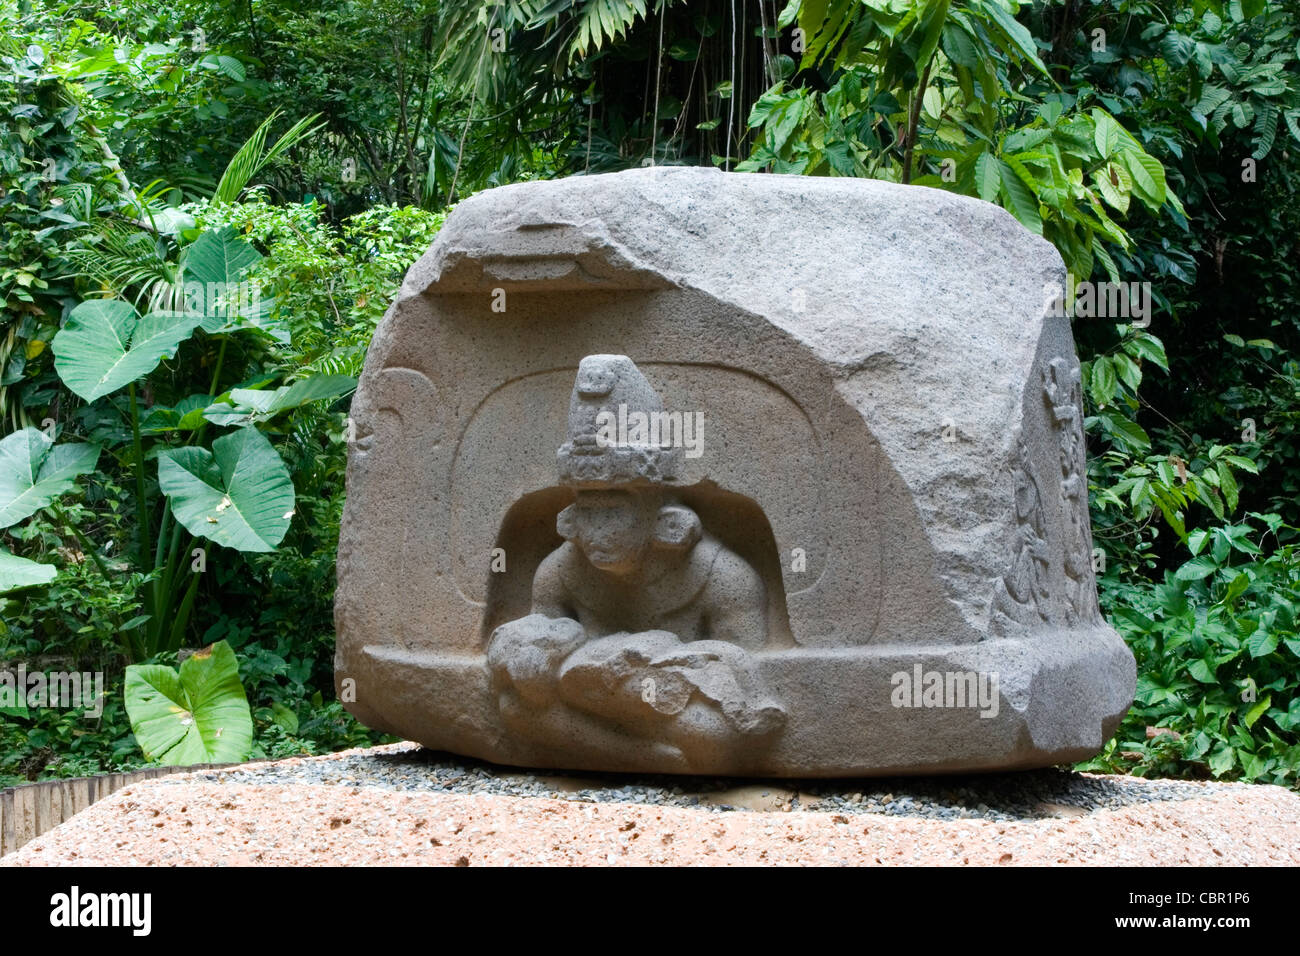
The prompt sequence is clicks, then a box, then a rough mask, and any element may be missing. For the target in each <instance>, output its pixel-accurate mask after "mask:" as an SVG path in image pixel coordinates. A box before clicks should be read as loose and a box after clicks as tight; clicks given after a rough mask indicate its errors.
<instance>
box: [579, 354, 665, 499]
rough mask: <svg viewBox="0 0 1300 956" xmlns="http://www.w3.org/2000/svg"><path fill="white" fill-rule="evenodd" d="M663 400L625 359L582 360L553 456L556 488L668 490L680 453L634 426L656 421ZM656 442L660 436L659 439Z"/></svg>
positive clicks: (597, 357) (590, 357)
mask: <svg viewBox="0 0 1300 956" xmlns="http://www.w3.org/2000/svg"><path fill="white" fill-rule="evenodd" d="M663 411H664V406H663V401H662V399H660V397H659V394H658V393H657V392H656V391H655V390H654V388H653V387H652V386H651V385H650V383H649V382H648V381H647V380H646V377H645V376H644V375H642V374H641V370H640V369H638V368H637V367H636V365H635V364H634V363H633V362H632V360H631V359H630V358H628V357H627V356H626V355H588V356H587V357H586V358H584V359H583V360H582V362H581V363H580V364H579V365H578V377H577V380H576V381H575V382H574V383H573V394H572V396H571V397H570V399H569V440H568V441H566V442H565V443H564V444H563V445H561V446H560V450H559V451H558V452H557V453H556V460H557V463H558V465H559V472H560V483H561V484H564V485H568V486H570V487H573V488H611V487H627V486H637V485H640V486H655V485H671V484H673V483H674V482H675V481H676V480H677V477H678V469H679V467H680V463H681V452H682V450H681V448H680V447H671V446H668V445H665V444H654V443H652V437H653V436H654V435H660V431H659V428H658V427H657V426H656V427H655V428H654V429H653V430H651V431H650V432H647V431H646V430H644V429H642V428H640V427H638V426H639V424H640V423H641V422H643V421H644V422H650V421H653V420H655V419H656V418H659V417H660V416H662V414H663ZM660 439H661V440H662V435H660Z"/></svg>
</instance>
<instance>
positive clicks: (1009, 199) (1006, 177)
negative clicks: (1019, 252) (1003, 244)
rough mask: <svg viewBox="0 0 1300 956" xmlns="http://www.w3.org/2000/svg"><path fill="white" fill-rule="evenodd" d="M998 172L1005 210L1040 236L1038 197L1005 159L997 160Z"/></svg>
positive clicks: (1041, 225)
mask: <svg viewBox="0 0 1300 956" xmlns="http://www.w3.org/2000/svg"><path fill="white" fill-rule="evenodd" d="M1021 168H1022V169H1023V168H1024V167H1021ZM998 172H999V173H1000V175H1001V179H1002V192H1003V195H1004V196H1005V198H1006V208H1007V210H1008V211H1009V212H1010V213H1011V214H1012V215H1013V216H1015V217H1016V219H1018V220H1019V221H1020V224H1021V225H1022V226H1024V227H1025V228H1027V229H1030V230H1032V231H1033V232H1036V233H1038V235H1040V236H1041V235H1042V234H1043V218H1042V216H1041V215H1040V214H1039V212H1038V199H1037V198H1036V197H1035V196H1034V194H1033V192H1032V191H1031V190H1030V188H1029V187H1028V186H1027V185H1026V184H1025V181H1024V180H1023V179H1021V178H1020V176H1019V174H1018V173H1017V172H1016V170H1015V169H1014V168H1013V167H1012V166H1011V165H1009V164H1008V163H1007V161H1006V160H1005V159H1004V160H999V162H998Z"/></svg>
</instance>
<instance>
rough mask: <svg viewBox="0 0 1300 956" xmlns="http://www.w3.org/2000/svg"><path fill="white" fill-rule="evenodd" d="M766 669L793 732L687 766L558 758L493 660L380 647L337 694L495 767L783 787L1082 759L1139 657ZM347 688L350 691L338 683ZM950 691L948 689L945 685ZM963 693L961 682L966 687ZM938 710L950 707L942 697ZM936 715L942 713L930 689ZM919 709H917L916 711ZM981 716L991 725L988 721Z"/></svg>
mask: <svg viewBox="0 0 1300 956" xmlns="http://www.w3.org/2000/svg"><path fill="white" fill-rule="evenodd" d="M755 660H756V662H757V666H758V670H759V673H760V674H761V675H762V678H763V680H764V682H765V683H766V684H767V686H768V687H769V688H771V690H772V692H773V693H774V694H775V695H776V696H777V697H778V698H779V699H780V700H782V701H783V702H785V703H786V704H787V705H788V707H787V709H788V713H789V715H790V718H789V722H788V723H787V725H786V726H785V728H784V729H783V730H782V731H781V732H780V734H779V735H778V736H776V737H775V738H774V739H772V740H771V741H770V742H769V743H767V744H766V745H765V746H763V747H762V748H761V749H758V748H745V747H743V746H741V747H737V748H735V750H734V751H733V752H732V755H731V756H728V757H720V758H718V759H717V760H716V761H715V762H711V763H709V764H708V765H699V764H696V765H687V764H685V763H684V762H683V760H682V759H680V758H674V757H673V756H671V755H670V754H666V753H665V752H664V750H663V748H656V747H654V746H653V742H650V744H648V745H647V744H646V742H644V741H639V740H638V739H637V738H635V737H632V736H631V735H627V736H622V735H620V746H619V747H618V748H617V749H616V750H611V749H609V748H607V747H606V748H603V747H601V746H600V745H598V744H596V743H593V742H589V741H585V740H584V739H582V738H580V737H579V738H576V739H570V740H568V741H566V742H565V745H564V748H563V750H562V751H561V750H560V749H558V748H556V747H553V746H548V745H545V744H541V743H534V742H530V741H529V740H527V739H521V738H520V736H519V735H518V734H516V733H514V732H512V731H511V730H509V729H508V728H507V726H506V724H505V723H504V721H503V717H502V714H501V712H500V710H499V707H498V697H497V694H496V692H495V691H494V689H493V688H492V686H491V681H490V677H489V674H488V669H487V664H486V661H485V659H484V657H483V656H482V655H447V654H438V653H428V652H415V651H407V650H402V649H400V648H395V647H391V646H376V645H371V646H367V647H365V648H364V649H363V651H362V653H361V654H360V655H358V656H355V657H351V658H350V659H345V658H344V657H343V656H342V655H340V660H339V662H338V667H337V668H336V675H337V677H336V679H337V680H338V682H339V688H340V693H341V694H345V693H348V692H349V691H354V692H355V695H356V699H355V701H354V702H351V703H350V709H351V710H352V711H353V713H355V714H356V715H357V716H358V717H359V718H360V719H361V720H363V721H364V722H365V723H366V724H368V725H369V726H371V727H374V728H376V729H379V730H383V731H387V732H389V733H393V734H399V735H401V736H404V737H406V738H408V739H411V740H416V741H419V742H420V743H422V744H424V745H425V746H426V747H430V748H434V749H438V750H446V751H450V752H453V753H459V754H464V755H467V756H471V757H477V758H479V759H483V760H489V761H492V762H495V763H501V764H510V765H516V766H528V767H547V768H555V769H568V770H613V771H624V772H648V773H695V774H723V775H757V776H773V777H847V776H885V775H895V774H898V775H904V774H927V773H956V772H969V771H984V770H994V769H1003V770H1006V769H1027V768H1031V767H1044V766H1051V765H1054V764H1066V763H1071V762H1074V761H1078V760H1084V759H1087V758H1088V757H1090V756H1092V755H1094V754H1096V753H1097V752H1098V751H1099V750H1100V749H1101V747H1102V745H1103V743H1104V742H1105V741H1106V739H1107V738H1108V737H1109V736H1110V735H1111V734H1113V733H1114V731H1115V729H1116V728H1117V726H1118V725H1119V722H1120V720H1121V718H1122V717H1123V715H1124V712H1125V711H1126V709H1127V708H1128V705H1129V704H1130V702H1131V701H1132V699H1133V691H1134V686H1135V680H1136V674H1135V666H1134V661H1133V657H1132V655H1131V654H1130V653H1129V651H1128V649H1127V648H1126V647H1125V645H1124V643H1123V641H1122V639H1121V638H1120V637H1119V635H1118V634H1117V633H1116V632H1115V631H1114V630H1112V629H1111V628H1109V627H1095V628H1078V627H1075V628H1071V629H1069V630H1065V629H1060V630H1043V631H1039V632H1035V633H1033V634H1032V635H1031V636H1029V637H1028V638H1025V639H1014V640H1013V639H1003V640H989V641H984V642H980V643H975V644H962V645H947V646H932V647H925V648H919V647H916V646H914V645H908V646H903V645H873V646H870V647H855V648H844V649H809V648H799V649H791V650H780V651H768V652H760V653H758V654H756V655H755ZM918 666H919V669H920V670H919V673H920V674H921V677H922V681H921V683H922V687H923V688H924V686H925V684H926V681H927V678H928V675H929V674H930V673H937V674H939V675H947V674H950V673H951V674H954V675H956V674H963V673H969V672H974V674H975V675H976V680H977V681H978V682H979V683H980V684H981V685H982V686H983V687H984V688H986V689H991V687H992V682H991V680H990V678H991V677H992V676H993V675H996V681H997V684H996V686H997V694H996V702H995V703H994V699H993V698H991V697H989V696H987V695H986V697H985V700H984V701H983V702H982V703H983V706H981V702H980V701H979V700H978V699H977V700H975V701H966V703H965V706H954V705H955V704H958V703H959V701H958V700H957V699H956V698H955V697H949V698H948V699H947V700H944V701H943V703H942V704H941V705H940V706H927V705H926V703H927V702H926V700H925V697H924V695H923V694H918V693H914V691H913V689H912V688H911V687H910V686H908V687H905V686H903V684H904V679H903V678H900V677H899V676H898V675H906V681H907V682H911V681H914V679H915V677H916V675H917V673H918V670H917V668H918ZM348 679H351V680H353V681H355V684H354V685H351V686H350V687H346V686H344V685H343V684H342V681H344V680H348ZM945 683H946V681H945ZM958 683H962V684H963V687H965V686H969V684H966V683H965V682H959V681H953V684H952V686H953V688H954V689H955V688H956V686H957V684H958ZM940 699H941V698H940ZM929 702H930V703H931V704H934V703H935V702H936V698H935V697H934V695H933V693H932V695H931V697H930V701H929ZM916 704H919V705H920V706H915V705H916ZM982 713H983V714H985V715H986V716H981V714H982Z"/></svg>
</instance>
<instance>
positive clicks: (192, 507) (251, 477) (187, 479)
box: [158, 428, 294, 551]
mask: <svg viewBox="0 0 1300 956" xmlns="http://www.w3.org/2000/svg"><path fill="white" fill-rule="evenodd" d="M158 487H159V488H160V489H162V492H163V494H165V495H167V497H168V498H170V499H171V506H172V514H174V515H175V516H176V520H177V521H179V522H180V523H181V524H182V525H184V526H185V528H186V529H187V530H188V531H189V532H190V534H194V535H199V536H200V537H204V538H210V539H211V540H213V541H215V542H217V543H218V544H224V545H225V546H226V547H229V548H235V549H236V550H238V551H274V550H275V546H276V545H278V544H279V543H280V542H281V541H282V540H283V539H284V535H285V532H286V531H288V530H289V519H290V517H291V516H292V515H293V500H294V498H293V481H292V480H291V479H290V478H289V469H288V468H286V467H285V465H284V462H283V461H282V460H281V458H280V456H279V454H277V453H276V450H275V449H274V448H272V447H271V443H270V442H269V441H267V440H266V436H265V435H263V434H262V433H261V432H259V431H257V430H256V429H253V428H241V429H240V430H239V431H237V432H233V433H231V434H229V435H225V436H223V437H221V438H218V439H217V440H216V441H214V442H213V443H212V451H208V450H207V449H206V448H195V447H193V446H190V447H185V448H173V449H170V450H168V451H164V452H162V453H161V454H160V455H159V456H158Z"/></svg>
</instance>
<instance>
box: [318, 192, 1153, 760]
mask: <svg viewBox="0 0 1300 956" xmlns="http://www.w3.org/2000/svg"><path fill="white" fill-rule="evenodd" d="M1063 278H1064V270H1063V267H1062V264H1061V261H1060V258H1059V257H1058V256H1057V254H1056V252H1055V251H1054V250H1053V249H1052V247H1051V246H1050V245H1049V244H1048V243H1046V242H1044V241H1043V240H1042V239H1040V238H1038V237H1035V236H1033V235H1031V234H1030V233H1028V232H1027V231H1025V230H1024V229H1023V228H1022V227H1020V226H1019V225H1018V224H1017V223H1016V222H1015V221H1014V220H1013V219H1012V218H1011V217H1010V216H1009V215H1007V214H1006V213H1004V212H1003V211H1002V210H1000V209H998V208H996V207H994V206H992V205H989V204H987V203H982V202H979V201H976V200H971V199H965V198H961V197H955V196H952V195H950V194H947V193H944V192H942V191H938V190H931V189H925V188H916V187H912V188H908V187H900V186H895V185H891V184H887V183H877V182H870V181H861V180H846V179H813V178H802V177H786V176H759V175H740V174H723V173H721V172H717V171H712V170H702V169H683V168H661V169H653V170H638V171H634V172H627V173H619V174H615V175H605V176H591V177H580V178H573V179H568V180H562V181H558V182H548V183H527V184H519V185H514V186H508V187H504V188H501V189H496V190H491V191H489V192H486V193H483V194H481V195H479V196H475V197H474V198H472V199H470V200H467V201H466V202H464V203H462V204H461V205H460V206H459V207H458V208H457V209H456V211H455V212H454V213H453V214H452V216H451V217H449V219H448V221H447V224H446V226H445V227H444V228H443V231H442V233H441V235H440V236H439V237H438V240H437V241H436V242H435V243H434V245H433V247H432V248H431V249H430V250H429V252H428V253H427V254H426V255H425V256H424V257H423V258H422V259H421V260H420V262H419V263H417V264H416V265H415V266H414V267H413V268H412V269H411V271H410V273H409V274H408V276H407V278H406V281H405V283H404V285H403V288H402V292H401V294H400V296H399V298H398V301H397V302H396V303H394V305H393V307H392V309H391V310H390V311H389V314H388V316H387V317H386V318H385V320H384V322H383V324H382V325H381V326H380V328H379V329H378V331H377V332H376V334H375V338H374V342H373V344H372V346H371V350H370V353H369V355H368V357H367V361H366V370H365V373H364V374H363V376H362V380H361V384H360V387H359V389H358V392H357V395H356V398H355V399H354V403H353V410H352V419H353V430H354V436H353V440H352V447H351V452H350V457H349V464H348V502H347V508H346V512H345V516H344V526H343V530H342V535H341V538H340V545H339V589H338V597H337V605H336V622H337V626H338V651H337V661H336V672H337V678H336V681H337V684H338V688H339V692H340V696H341V697H342V699H343V700H344V702H345V703H346V705H347V706H348V708H349V709H350V710H351V711H352V712H353V713H354V714H356V715H357V716H358V717H359V718H360V719H361V720H363V721H365V722H366V723H368V724H370V725H371V726H374V727H377V728H380V729H384V730H387V731H390V732H393V733H398V734H402V735H404V736H407V737H409V738H411V739H414V740H418V741H421V742H422V743H424V744H426V745H428V746H431V747H435V748H441V749H447V750H452V751H456V752H460V753H466V754H470V755H473V756H477V757H482V758H485V759H489V760H495V761H500V762H503V763H512V764H520V765H534V766H552V767H566V768H573V769H610V770H647V771H668V772H694V773H755V774H770V775H788V776H817V775H821V776H835V775H850V774H872V773H919V772H932V771H955V770H976V769H992V768H1009V767H1030V766H1040V765H1045V764H1052V763H1059V762H1064V761H1070V760H1074V759H1079V758H1082V757H1085V756H1088V755H1090V754H1091V753H1094V752H1095V751H1096V750H1097V749H1099V748H1100V746H1101V744H1102V743H1103V741H1104V740H1105V738H1106V737H1107V736H1108V735H1109V734H1110V733H1111V732H1113V730H1114V728H1115V726H1116V725H1117V723H1118V721H1119V719H1120V718H1121V716H1122V715H1123V713H1124V711H1125V709H1126V708H1127V706H1128V705H1129V703H1130V702H1131V700H1132V693H1133V686H1134V664H1133V658H1132V655H1131V654H1130V653H1129V651H1128V650H1127V648H1126V647H1125V646H1124V644H1123V642H1122V641H1121V640H1120V638H1119V637H1118V635H1117V634H1116V633H1115V632H1114V631H1113V630H1112V629H1111V628H1110V627H1108V626H1107V625H1106V623H1105V622H1104V621H1103V620H1102V618H1101V615H1100V613H1099V611H1098V608H1097V603H1096V584H1095V580H1094V578H1093V573H1092V565H1091V552H1092V542H1091V535H1090V531H1089V527H1088V514H1087V487H1086V477H1085V472H1084V468H1083V466H1084V458H1083V455H1084V451H1083V434H1082V417H1081V416H1082V411H1081V406H1082V399H1081V395H1080V391H1079V382H1078V362H1077V359H1076V357H1075V353H1074V348H1073V343H1072V340H1071V336H1070V329H1069V325H1068V320H1067V319H1065V318H1064V317H1058V316H1057V315H1056V314H1055V312H1056V311H1057V310H1054V309H1053V308H1051V305H1052V301H1051V299H1052V295H1053V294H1056V293H1057V292H1058V291H1059V289H1060V286H1061V284H1062V282H1063ZM584 360H585V361H584ZM620 405H621V406H625V407H626V408H628V409H631V410H633V411H636V410H641V411H642V412H645V413H646V414H647V415H650V414H652V413H653V414H667V415H670V416H671V415H675V414H677V413H680V416H681V417H680V419H672V418H669V419H664V421H670V422H673V423H674V424H675V425H680V426H686V425H688V424H689V425H690V426H693V427H694V426H697V431H695V432H690V433H685V432H684V429H683V430H680V431H678V432H677V436H678V438H681V439H683V440H682V441H674V442H671V443H669V447H667V448H664V447H652V446H654V443H653V442H649V441H646V440H644V436H637V435H635V434H628V435H622V434H620V435H619V436H618V440H616V441H614V442H613V443H612V444H611V443H609V442H605V443H604V444H601V443H600V442H597V441H596V439H595V438H594V437H593V430H594V429H595V428H597V427H598V426H597V416H598V415H599V414H600V413H601V412H602V411H603V412H613V411H614V410H615V409H616V408H617V407H618V406H620ZM605 421H606V423H607V424H608V418H606V420H605ZM633 431H634V429H633ZM606 437H608V436H606ZM611 542H612V543H611ZM936 680H937V681H938V684H937V685H936Z"/></svg>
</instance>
